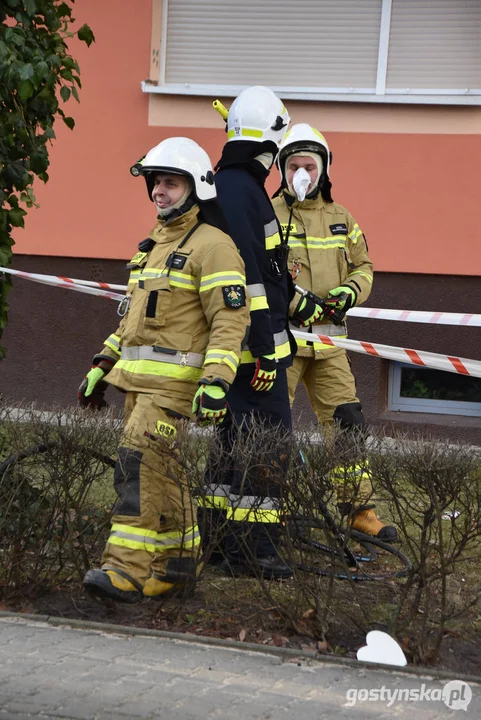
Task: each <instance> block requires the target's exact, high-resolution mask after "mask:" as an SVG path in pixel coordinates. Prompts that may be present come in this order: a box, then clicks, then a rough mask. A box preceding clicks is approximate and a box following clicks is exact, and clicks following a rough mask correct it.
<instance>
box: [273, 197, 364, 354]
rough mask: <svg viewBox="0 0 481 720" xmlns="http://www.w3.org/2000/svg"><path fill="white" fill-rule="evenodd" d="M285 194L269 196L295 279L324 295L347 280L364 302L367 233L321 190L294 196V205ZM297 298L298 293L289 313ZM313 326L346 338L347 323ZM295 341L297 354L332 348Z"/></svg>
mask: <svg viewBox="0 0 481 720" xmlns="http://www.w3.org/2000/svg"><path fill="white" fill-rule="evenodd" d="M286 197H287V198H288V200H289V201H290V200H292V198H291V197H290V196H289V195H287V196H284V194H282V195H280V196H279V197H277V198H275V199H274V200H273V205H274V210H275V213H276V215H277V218H278V219H279V222H280V223H281V226H282V230H283V233H284V236H285V235H286V233H287V232H289V269H290V271H291V274H292V277H293V279H294V282H295V283H296V284H297V285H299V286H300V287H302V288H303V289H304V290H311V291H312V292H313V293H315V294H316V295H318V296H319V297H321V298H326V297H327V296H328V294H329V291H330V290H333V289H334V288H336V287H338V286H339V285H348V286H350V287H352V288H353V289H354V290H355V292H356V293H357V303H356V304H357V305H360V304H361V303H363V302H364V301H365V300H366V299H367V298H368V297H369V294H370V292H371V287H372V281H373V266H372V262H371V260H370V258H369V255H368V250H367V244H366V240H365V237H364V235H363V233H362V230H361V228H360V227H359V225H358V224H357V222H356V221H355V220H354V218H353V217H352V215H351V214H350V213H349V212H348V211H347V210H346V208H344V207H343V206H342V205H339V204H338V203H327V202H325V200H323V198H322V196H321V195H320V194H319V195H318V196H317V197H316V198H315V199H314V200H304V202H302V203H300V202H298V201H297V200H295V201H294V203H293V204H292V205H288V204H287V202H286ZM291 207H292V217H291V222H290V227H289V228H288V223H289V216H290V212H291ZM298 302H299V295H297V294H296V297H295V298H294V300H293V301H292V303H291V307H290V311H291V313H293V312H294V310H295V308H296V306H297V304H298ZM293 329H294V330H295V329H297V328H293ZM301 329H302V328H301ZM302 330H303V329H302ZM304 331H307V329H306V330H304ZM313 331H314V332H318V333H322V334H324V335H329V336H337V337H347V328H346V327H345V326H344V327H342V326H341V327H336V326H335V325H332V324H331V323H330V321H329V320H328V319H327V320H321V321H320V322H319V324H317V323H316V325H314V326H313ZM297 345H298V351H297V354H298V355H299V356H301V357H313V356H315V357H320V356H323V357H324V353H325V352H329V350H331V351H333V349H332V347H331V346H330V345H324V344H322V343H314V344H313V345H312V344H309V345H308V343H307V342H306V341H304V340H297ZM321 351H322V352H321Z"/></svg>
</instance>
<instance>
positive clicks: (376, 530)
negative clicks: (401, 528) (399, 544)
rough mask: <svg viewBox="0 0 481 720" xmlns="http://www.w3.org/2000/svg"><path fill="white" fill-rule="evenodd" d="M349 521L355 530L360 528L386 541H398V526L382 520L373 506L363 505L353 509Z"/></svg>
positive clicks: (367, 533)
mask: <svg viewBox="0 0 481 720" xmlns="http://www.w3.org/2000/svg"><path fill="white" fill-rule="evenodd" d="M348 523H349V525H350V526H351V527H352V528H354V530H358V531H359V532H362V533H365V534H366V535H372V536H373V537H377V538H378V539H379V540H384V541H385V542H396V540H397V539H398V535H397V530H396V528H395V527H393V526H392V525H386V524H385V523H383V522H381V520H379V518H378V516H377V515H376V513H375V512H374V507H373V506H370V507H362V506H361V507H359V508H357V509H354V510H352V511H351V513H350V516H349V520H348Z"/></svg>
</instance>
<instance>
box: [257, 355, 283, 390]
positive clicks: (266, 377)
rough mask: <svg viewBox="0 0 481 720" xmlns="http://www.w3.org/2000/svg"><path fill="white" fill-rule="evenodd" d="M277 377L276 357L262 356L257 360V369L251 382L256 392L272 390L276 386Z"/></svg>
mask: <svg viewBox="0 0 481 720" xmlns="http://www.w3.org/2000/svg"><path fill="white" fill-rule="evenodd" d="M276 375H277V370H276V359H275V355H261V356H260V357H258V358H257V360H256V369H255V372H254V376H253V378H252V380H251V385H252V387H253V388H254V390H260V391H267V390H270V389H271V388H272V386H273V385H274V380H275V379H276Z"/></svg>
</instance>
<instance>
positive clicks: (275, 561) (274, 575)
mask: <svg viewBox="0 0 481 720" xmlns="http://www.w3.org/2000/svg"><path fill="white" fill-rule="evenodd" d="M219 569H220V570H222V571H223V572H225V573H226V575H232V576H233V577H246V576H247V577H248V576H250V577H259V576H260V577H262V578H264V579H265V580H282V579H287V578H290V577H292V568H291V567H290V566H289V565H288V564H287V563H286V562H285V561H284V560H283V559H282V558H281V557H279V555H267V556H266V557H256V558H253V559H252V560H248V559H245V560H244V561H242V560H240V559H237V558H236V559H233V558H229V557H227V558H226V559H225V560H223V562H222V563H221V564H220V565H219Z"/></svg>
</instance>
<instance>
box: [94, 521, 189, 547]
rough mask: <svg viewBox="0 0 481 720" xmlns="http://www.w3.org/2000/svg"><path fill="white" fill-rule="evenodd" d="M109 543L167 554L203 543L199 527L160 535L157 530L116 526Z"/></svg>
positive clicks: (112, 529)
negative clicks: (170, 551) (166, 552)
mask: <svg viewBox="0 0 481 720" xmlns="http://www.w3.org/2000/svg"><path fill="white" fill-rule="evenodd" d="M108 542H109V543H110V545H118V546H120V547H126V548H130V549H132V550H145V551H146V552H165V551H166V550H174V549H180V548H183V549H189V548H194V547H196V545H199V544H200V542H201V538H200V532H199V528H198V527H197V525H192V526H191V527H189V528H186V529H185V530H172V531H170V532H166V533H159V532H156V531H155V530H144V529H143V528H136V527H131V526H130V525H120V524H114V525H112V528H111V534H110V536H109V539H108Z"/></svg>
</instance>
